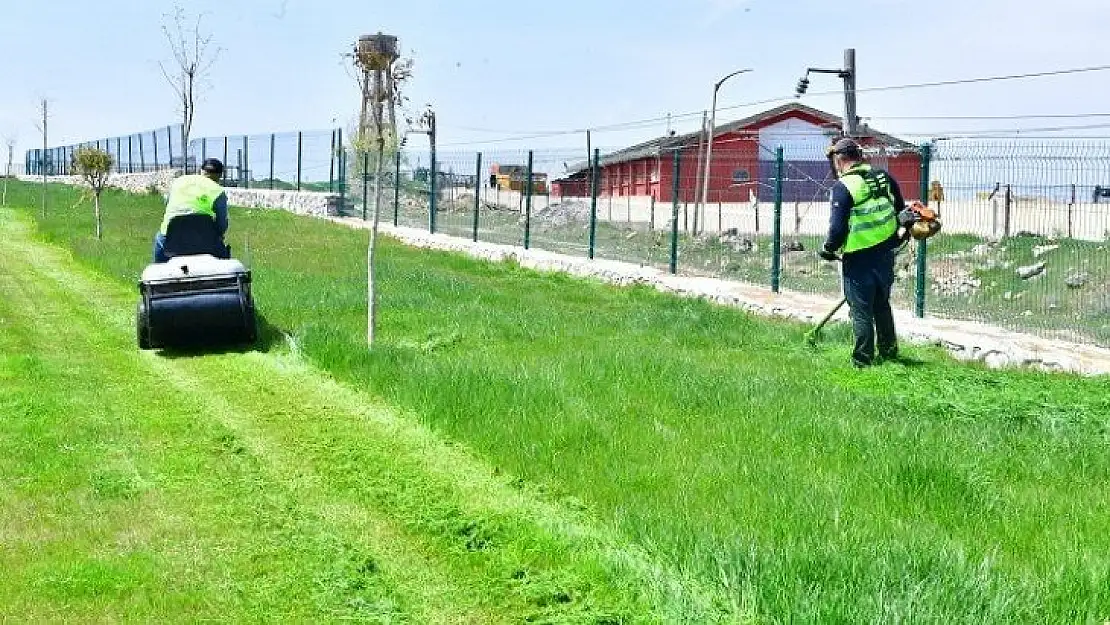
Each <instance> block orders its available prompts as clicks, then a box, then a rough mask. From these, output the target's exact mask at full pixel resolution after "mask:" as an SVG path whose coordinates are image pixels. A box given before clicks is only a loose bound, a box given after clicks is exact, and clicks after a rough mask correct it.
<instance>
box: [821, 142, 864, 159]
mask: <svg viewBox="0 0 1110 625" xmlns="http://www.w3.org/2000/svg"><path fill="white" fill-rule="evenodd" d="M833 154H839V155H841V156H847V157H848V158H852V159H857V160H859V159H862V158H863V148H862V147H860V145H859V144H858V143H856V142H855V141H854V140H852V139H849V138H848V137H844V138H842V139H839V140H838V141H837V142H836V143H834V144H832V146H831V147H830V148H829V156H832V155H833Z"/></svg>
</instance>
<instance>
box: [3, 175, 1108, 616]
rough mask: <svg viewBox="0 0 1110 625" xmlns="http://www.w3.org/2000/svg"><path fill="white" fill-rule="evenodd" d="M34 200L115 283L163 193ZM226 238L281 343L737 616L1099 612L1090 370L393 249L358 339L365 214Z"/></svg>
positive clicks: (143, 241)
mask: <svg viewBox="0 0 1110 625" xmlns="http://www.w3.org/2000/svg"><path fill="white" fill-rule="evenodd" d="M35 193H36V191H35V189H34V187H33V186H30V185H20V186H19V187H18V188H16V190H15V194H14V200H13V201H14V202H15V203H16V204H20V205H25V206H37V204H36V200H35V198H36V195H35ZM53 193H54V201H53V204H52V208H51V210H50V212H49V214H48V217H47V218H46V219H45V220H43V219H40V220H39V223H40V226H41V229H42V236H43V238H44V239H46V240H49V241H53V242H56V243H58V244H60V245H62V246H65V247H68V248H69V249H71V250H73V252H74V253H75V255H76V257H77V258H79V259H80V260H82V261H83V262H85V263H87V264H88V265H89V266H90V267H92V268H94V269H95V270H97V271H99V272H102V273H103V274H105V275H107V276H110V277H111V278H113V279H115V280H118V281H119V283H120V284H122V285H124V286H125V287H129V286H131V285H133V283H134V280H135V279H136V278H137V276H138V274H139V272H140V271H141V269H142V267H143V266H144V264H145V263H146V262H147V260H148V258H149V254H150V251H149V248H150V237H151V234H152V232H153V230H154V229H155V228H156V224H157V222H158V217H159V215H160V211H161V207H160V206H159V201H158V199H157V198H152V197H143V196H123V195H120V194H115V193H113V194H110V195H109V196H107V198H106V201H105V208H104V211H105V213H104V214H105V233H106V234H105V240H104V241H102V242H97V241H95V240H93V239H92V238H91V233H92V232H93V229H92V223H91V210H90V209H89V208H88V207H87V206H83V205H78V206H76V207H72V205H73V204H74V197H73V192H72V191H68V190H63V189H58V190H56V191H54V192H53ZM37 210H38V209H37V208H33V209H28V213H29V214H31V215H36V214H37ZM230 240H231V243H232V245H233V246H234V248H235V250H236V251H237V252H238V253H239V256H240V257H243V258H244V259H246V258H248V257H249V260H250V262H251V265H252V267H253V269H254V271H255V272H256V288H255V293H256V297H257V299H258V306H259V309H260V311H261V313H262V314H263V315H264V316H265V318H266V320H267V323H269V324H271V325H272V326H274V327H275V328H277V329H278V330H279V331H280V332H282V333H284V334H286V335H288V336H289V337H290V341H291V343H292V345H293V349H294V350H295V351H296V353H298V354H301V355H303V356H304V357H305V358H307V359H308V360H309V361H310V362H311V363H313V364H314V365H316V366H318V367H320V368H322V369H324V370H326V371H328V372H330V373H331V374H332V375H334V376H336V377H337V378H338V379H339V380H341V381H343V382H344V383H346V384H349V385H350V386H352V387H353V388H355V389H357V390H359V391H364V392H366V393H368V394H370V395H371V396H374V397H377V398H380V400H381V401H384V402H386V403H388V404H389V405H392V406H394V407H395V408H397V409H399V410H404V411H406V412H408V413H411V414H412V415H414V416H415V418H418V419H419V420H420V421H421V422H423V423H424V424H427V425H428V426H430V427H431V428H433V429H434V430H435V431H437V432H440V433H442V434H444V435H446V436H449V437H450V438H452V439H454V440H457V441H460V442H462V443H465V444H466V445H467V446H468V447H469V448H471V449H473V450H474V451H475V453H477V454H479V455H480V456H481V457H483V458H484V459H486V460H487V461H489V462H490V463H492V464H494V465H496V466H498V467H499V468H500V469H501V470H503V471H505V472H506V473H507V474H508V475H512V476H516V477H519V478H521V479H522V480H524V481H525V482H526V483H529V484H534V485H538V486H539V487H541V488H542V489H543V491H544V492H546V493H549V494H550V495H551V496H553V497H556V498H558V499H559V500H560V501H563V502H564V505H567V506H570V505H577V502H581V504H582V505H583V506H585V509H586V510H588V511H589V512H590V513H591V514H592V515H593V516H595V517H596V518H597V519H599V520H600V521H602V522H604V523H607V524H609V525H611V527H612V528H613V529H614V530H615V531H616V532H617V533H618V534H619V535H620V536H621V537H622V539H623V540H627V541H629V542H630V543H632V544H635V545H638V546H639V547H641V548H643V549H644V550H646V551H647V552H648V553H650V554H652V555H653V556H654V557H655V558H657V559H658V560H659V561H660V562H662V563H664V564H665V565H666V567H667V568H668V570H672V571H677V572H680V573H681V574H684V575H689V576H691V577H692V578H693V579H694V580H697V583H698V584H699V585H700V586H703V587H706V588H710V589H712V590H713V592H714V593H715V594H716V595H717V596H718V597H720V601H722V602H723V604H725V605H731V606H733V608H732V609H733V610H735V613H737V614H748V613H750V614H755V615H757V616H758V617H760V619H761V620H764V621H769V622H786V621H794V622H853V623H854V622H862V621H867V622H872V621H880V622H893V621H910V622H943V623H956V622H964V623H1010V622H1037V623H1045V622H1069V623H1070V622H1081V623H1082V622H1086V623H1101V622H1103V621H1104V620H1105V619H1107V618H1110V489H1108V488H1107V486H1108V479H1110V455H1108V454H1107V452H1108V451H1110V394H1108V393H1107V391H1106V388H1107V387H1106V382H1105V380H1088V379H1081V378H1078V377H1073V376H1062V375H1049V374H1043V373H1033V372H1014V371H1009V372H995V371H987V370H984V369H981V368H978V367H973V366H967V365H959V364H955V363H953V362H952V361H950V360H949V359H948V358H947V357H946V356H945V355H944V354H942V353H940V352H939V351H936V350H925V349H911V350H909V351H910V353H912V354H913V355H914V356H916V357H917V358H918V359H919V360H920V361H921V362H920V363H919V364H916V365H913V364H911V365H888V366H884V367H882V368H877V369H874V370H870V371H864V372H857V371H855V370H853V369H852V368H851V367H850V365H849V361H848V348H847V345H846V339H847V336H848V335H847V332H846V329H845V328H843V327H838V328H836V329H835V330H834V331H833V332H832V333H831V334H829V335H828V336H829V339H828V341H827V343H826V346H825V347H823V348H822V349H821V350H820V351H811V350H809V349H806V348H805V347H804V344H803V340H802V339H803V334H804V332H805V331H806V330H807V328H806V327H804V326H796V325H791V324H788V323H785V322H772V321H768V320H763V319H757V318H754V317H750V316H748V315H745V314H743V313H741V312H739V311H735V310H729V309H724V308H719V307H715V306H712V305H710V304H707V303H704V302H700V301H694V300H687V299H681V298H674V297H670V296H666V295H663V294H660V293H657V292H655V291H653V290H651V289H648V288H628V289H618V288H613V287H609V286H605V285H601V284H597V283H592V282H585V281H581V280H576V279H572V278H569V277H566V276H560V275H540V274H537V273H534V272H531V271H527V270H523V269H520V268H518V267H515V266H513V265H510V264H491V263H482V262H476V261H473V260H470V259H467V258H464V257H462V256H459V255H452V254H445V253H439V252H432V251H426V250H418V249H410V248H406V247H404V246H401V245H399V244H397V243H395V242H393V241H392V240H389V239H385V240H384V241H383V247H382V251H381V259H382V266H381V269H380V280H381V294H380V298H381V299H380V302H381V315H382V318H381V322H380V323H381V325H380V328H379V337H380V341H381V343H380V345H378V346H377V347H376V348H375V349H374V350H373V351H368V350H367V349H366V348H365V345H364V340H365V339H364V337H365V293H364V290H365V268H364V263H365V243H366V233H365V232H361V231H354V230H349V229H346V228H343V227H341V226H336V225H333V224H328V223H324V222H320V221H314V220H311V219H307V218H300V217H296V216H293V215H289V214H285V213H279V212H267V211H243V210H238V209H236V210H235V211H233V214H232V234H231V237H230ZM248 242H249V250H250V252H249V255H248V254H246V250H247V248H248Z"/></svg>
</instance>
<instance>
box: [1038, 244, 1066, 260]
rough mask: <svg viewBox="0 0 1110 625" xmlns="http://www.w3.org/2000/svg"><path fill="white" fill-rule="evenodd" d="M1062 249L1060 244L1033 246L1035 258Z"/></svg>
mask: <svg viewBox="0 0 1110 625" xmlns="http://www.w3.org/2000/svg"><path fill="white" fill-rule="evenodd" d="M1058 249H1060V246H1059V245H1038V246H1036V247H1034V248H1033V258H1040V257H1041V256H1044V255H1045V254H1047V253H1049V252H1051V251H1054V250H1058Z"/></svg>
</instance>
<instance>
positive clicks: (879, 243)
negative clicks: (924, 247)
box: [807, 138, 940, 368]
mask: <svg viewBox="0 0 1110 625" xmlns="http://www.w3.org/2000/svg"><path fill="white" fill-rule="evenodd" d="M827 155H828V158H829V164H830V166H831V167H832V169H833V172H834V173H835V174H836V176H838V177H839V180H838V181H837V182H836V183H835V184H834V185H833V188H832V193H831V198H830V201H831V208H832V214H831V217H830V219H829V232H828V236H827V237H826V239H825V243H824V245H823V246H822V248H821V251H820V252H818V255H819V256H820V257H821V258H823V259H825V260H828V261H836V260H839V261H840V262H841V269H842V272H841V273H842V278H843V283H844V286H843V288H844V300H843V301H841V303H840V304H838V305H837V307H836V308H835V309H834V310H833V311H832V312H830V313H829V316H828V317H826V318H825V319H824V320H823V321H822V322H821V324H819V325H818V327H817V328H815V329H814V330H813V331H812V332H810V334H809V335H808V336H807V338H808V339H809V340H810V341H811V342H813V341H814V340H815V337H816V334H817V332H819V331H820V328H821V326H823V325H824V324H825V323H826V322H827V321H828V319H829V318H831V317H832V315H834V314H835V313H836V311H837V310H839V309H840V306H842V305H843V304H844V302H845V301H846V302H847V303H848V306H849V309H850V312H851V318H852V333H853V335H854V336H855V345H854V347H853V349H852V364H853V365H855V366H856V367H860V368H862V367H868V366H871V365H872V364H873V363H874V362H875V352H876V347H877V348H878V356H879V359H881V360H885V361H889V360H896V359H897V358H898V337H897V333H896V330H895V327H894V312H893V310H892V308H891V305H890V297H891V291H892V290H893V288H894V275H895V271H894V262H895V257H896V256H897V255H898V253H899V252H900V251H901V248H902V247H904V244H905V243H906V242H907V241H908V240H909V238H910V236H913V237H914V238H916V239H925V238H928V237H931V236H933V235H934V234H936V232H937V231H939V230H940V222H938V221H937V220H936V215H935V213H933V212H932V211H930V210H929V209H927V208H926V207H925V206H924V205H922V204H921V203H920V202H913V204H911V205H910V206H909V207H906V203H905V200H903V198H902V191H901V189H900V188H899V186H898V181H897V180H895V179H894V177H893V176H891V175H890V173H889V172H887V171H885V170H882V169H879V168H874V167H872V166H871V165H869V164H867V163H866V162H864V159H863V148H861V147H860V145H859V144H858V143H857V142H855V141H854V140H852V139H849V138H843V139H840V140H838V141H836V142H835V143H834V144H833V145H832V146H830V147H829V149H828V153H827ZM899 226H901V227H902V228H904V229H905V231H904V232H903V234H902V235H901V236H899V234H898V228H899Z"/></svg>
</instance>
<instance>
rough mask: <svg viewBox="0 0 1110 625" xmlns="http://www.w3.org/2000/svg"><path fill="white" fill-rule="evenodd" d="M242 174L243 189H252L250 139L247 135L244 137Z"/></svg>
mask: <svg viewBox="0 0 1110 625" xmlns="http://www.w3.org/2000/svg"><path fill="white" fill-rule="evenodd" d="M240 173H241V175H242V176H243V188H244V189H249V188H251V152H250V138H249V137H247V135H243V171H242V172H240Z"/></svg>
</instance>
